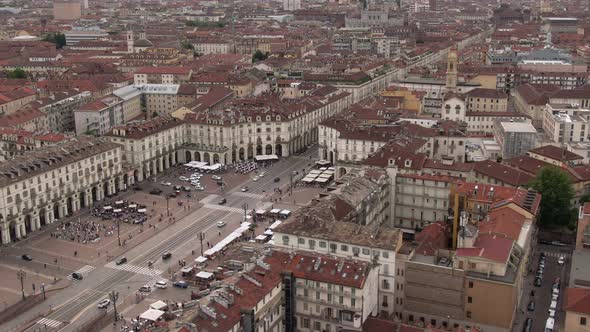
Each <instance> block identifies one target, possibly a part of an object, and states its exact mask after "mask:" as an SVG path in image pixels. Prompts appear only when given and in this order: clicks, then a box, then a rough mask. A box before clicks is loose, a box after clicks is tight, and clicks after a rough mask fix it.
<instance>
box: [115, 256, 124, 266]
mask: <svg viewBox="0 0 590 332" xmlns="http://www.w3.org/2000/svg"><path fill="white" fill-rule="evenodd" d="M125 263H127V257H121V258H119V259H117V260H116V261H115V264H117V265H121V264H125Z"/></svg>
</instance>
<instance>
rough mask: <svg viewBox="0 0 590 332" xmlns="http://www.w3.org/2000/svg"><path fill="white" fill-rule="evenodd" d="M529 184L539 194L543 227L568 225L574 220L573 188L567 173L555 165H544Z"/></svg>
mask: <svg viewBox="0 0 590 332" xmlns="http://www.w3.org/2000/svg"><path fill="white" fill-rule="evenodd" d="M529 186H530V187H531V188H533V189H535V190H536V191H538V192H539V193H540V194H541V196H542V197H541V218H540V221H539V222H540V225H541V226H542V227H545V228H559V227H563V226H569V225H571V224H572V223H574V222H575V218H576V213H575V209H574V208H573V206H572V199H573V198H574V188H573V187H572V183H571V180H570V178H569V176H568V174H567V173H566V172H565V171H564V170H562V169H561V168H559V167H557V166H545V167H543V168H542V169H541V171H540V172H539V173H538V174H537V176H536V177H535V178H534V179H533V180H532V181H531V183H530V184H529Z"/></svg>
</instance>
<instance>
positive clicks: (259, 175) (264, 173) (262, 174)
mask: <svg viewBox="0 0 590 332" xmlns="http://www.w3.org/2000/svg"><path fill="white" fill-rule="evenodd" d="M265 175H266V172H260V174H258V177H260V178H263V177H264V176H265Z"/></svg>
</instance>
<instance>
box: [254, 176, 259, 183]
mask: <svg viewBox="0 0 590 332" xmlns="http://www.w3.org/2000/svg"><path fill="white" fill-rule="evenodd" d="M258 180H260V178H259V177H258V176H255V177H254V178H253V179H252V181H254V182H256V181H258Z"/></svg>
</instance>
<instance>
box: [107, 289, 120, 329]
mask: <svg viewBox="0 0 590 332" xmlns="http://www.w3.org/2000/svg"><path fill="white" fill-rule="evenodd" d="M109 297H110V298H111V301H113V310H114V313H115V322H117V321H118V320H119V315H118V314H117V300H118V299H119V293H118V292H115V291H114V290H113V291H112V292H110V293H109Z"/></svg>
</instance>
